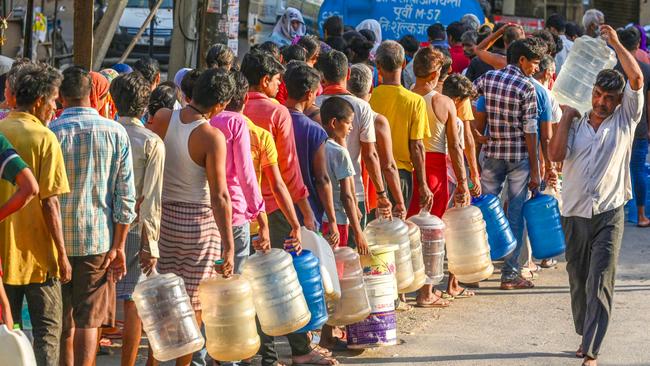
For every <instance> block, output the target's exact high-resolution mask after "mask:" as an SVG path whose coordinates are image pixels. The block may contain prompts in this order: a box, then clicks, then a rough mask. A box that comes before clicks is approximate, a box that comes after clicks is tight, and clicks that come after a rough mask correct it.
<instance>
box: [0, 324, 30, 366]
mask: <svg viewBox="0 0 650 366" xmlns="http://www.w3.org/2000/svg"><path fill="white" fill-rule="evenodd" d="M0 355H1V356H2V362H1V363H2V364H3V365H11V366H36V358H35V357H34V350H33V349H32V344H31V342H30V341H29V339H28V338H27V336H26V335H25V333H23V332H22V331H21V330H20V329H9V328H7V326H6V325H5V324H1V325H0Z"/></svg>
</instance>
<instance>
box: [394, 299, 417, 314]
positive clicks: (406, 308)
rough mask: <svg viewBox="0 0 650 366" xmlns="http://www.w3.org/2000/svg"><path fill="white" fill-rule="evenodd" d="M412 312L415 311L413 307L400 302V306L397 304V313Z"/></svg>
mask: <svg viewBox="0 0 650 366" xmlns="http://www.w3.org/2000/svg"><path fill="white" fill-rule="evenodd" d="M411 310H413V305H409V304H408V303H406V302H404V301H400V302H399V304H397V307H396V308H395V311H400V312H407V311H411Z"/></svg>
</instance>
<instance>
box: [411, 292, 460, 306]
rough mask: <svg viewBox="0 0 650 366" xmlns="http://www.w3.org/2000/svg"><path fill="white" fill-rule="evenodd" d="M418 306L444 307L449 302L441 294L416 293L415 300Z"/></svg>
mask: <svg viewBox="0 0 650 366" xmlns="http://www.w3.org/2000/svg"><path fill="white" fill-rule="evenodd" d="M441 294H442V293H441ZM415 301H416V302H417V306H418V307H423V308H434V307H435V308H446V307H448V306H449V305H451V303H450V302H449V301H447V300H445V299H443V298H442V297H441V296H439V295H436V294H435V293H429V294H428V295H422V294H420V293H418V297H417V298H416V300H415Z"/></svg>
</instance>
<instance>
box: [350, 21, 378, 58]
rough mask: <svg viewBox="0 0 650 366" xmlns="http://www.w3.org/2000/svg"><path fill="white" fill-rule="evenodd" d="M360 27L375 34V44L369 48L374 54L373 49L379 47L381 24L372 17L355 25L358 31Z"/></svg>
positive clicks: (375, 49)
mask: <svg viewBox="0 0 650 366" xmlns="http://www.w3.org/2000/svg"><path fill="white" fill-rule="evenodd" d="M362 29H368V30H369V31H371V32H372V33H374V34H375V44H374V46H373V47H372V50H370V53H372V54H373V55H374V54H375V51H377V48H379V45H380V44H381V24H379V22H378V21H376V20H374V19H366V20H364V21H362V22H361V23H359V25H357V28H356V31H357V32H359V31H361V30H362Z"/></svg>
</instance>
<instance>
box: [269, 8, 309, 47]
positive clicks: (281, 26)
mask: <svg viewBox="0 0 650 366" xmlns="http://www.w3.org/2000/svg"><path fill="white" fill-rule="evenodd" d="M294 20H295V21H298V22H299V23H300V27H298V30H295V29H293V27H292V26H291V22H293V21H294ZM306 33H307V28H306V27H305V20H304V19H303V18H302V14H301V13H300V10H298V9H296V8H287V10H286V11H285V12H284V14H282V17H280V20H278V22H277V23H276V24H275V28H273V34H272V36H271V38H272V40H274V41H275V40H279V39H282V40H284V41H285V42H282V43H283V44H282V45H283V46H284V45H287V44H291V41H293V39H294V38H296V37H302V36H304V35H305V34H306Z"/></svg>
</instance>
